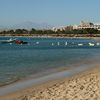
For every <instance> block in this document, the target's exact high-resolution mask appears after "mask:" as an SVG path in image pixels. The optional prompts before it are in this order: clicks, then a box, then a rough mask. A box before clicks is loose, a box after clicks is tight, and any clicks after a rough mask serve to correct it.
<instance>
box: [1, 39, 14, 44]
mask: <svg viewBox="0 0 100 100" xmlns="http://www.w3.org/2000/svg"><path fill="white" fill-rule="evenodd" d="M15 41H16V39H12V38H10V39H9V40H0V42H1V43H14V42H15Z"/></svg>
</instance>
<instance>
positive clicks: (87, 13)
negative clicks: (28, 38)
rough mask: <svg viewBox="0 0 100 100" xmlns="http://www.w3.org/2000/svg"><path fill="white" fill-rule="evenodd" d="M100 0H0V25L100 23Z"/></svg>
mask: <svg viewBox="0 0 100 100" xmlns="http://www.w3.org/2000/svg"><path fill="white" fill-rule="evenodd" d="M99 10H100V0H0V13H1V14H0V25H13V24H17V23H21V22H26V21H32V22H36V23H44V22H45V23H48V24H50V25H55V26H59V25H71V24H72V25H73V24H79V22H80V21H81V20H85V21H93V22H100V13H99Z"/></svg>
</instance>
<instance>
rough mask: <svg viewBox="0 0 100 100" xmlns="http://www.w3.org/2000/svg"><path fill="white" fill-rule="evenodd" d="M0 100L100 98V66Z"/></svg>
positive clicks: (99, 99) (90, 99)
mask: <svg viewBox="0 0 100 100" xmlns="http://www.w3.org/2000/svg"><path fill="white" fill-rule="evenodd" d="M0 100H100V68H99V67H96V68H94V69H92V70H91V71H86V72H83V73H82V74H78V75H76V76H72V77H70V78H66V79H62V80H58V81H56V82H51V83H49V84H44V85H41V86H40V87H38V88H34V87H32V88H30V89H27V90H25V91H20V92H17V93H14V94H11V95H8V96H5V97H1V98H0Z"/></svg>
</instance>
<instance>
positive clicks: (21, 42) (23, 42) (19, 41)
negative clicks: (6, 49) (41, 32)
mask: <svg viewBox="0 0 100 100" xmlns="http://www.w3.org/2000/svg"><path fill="white" fill-rule="evenodd" d="M27 43H28V42H25V41H22V40H15V44H27Z"/></svg>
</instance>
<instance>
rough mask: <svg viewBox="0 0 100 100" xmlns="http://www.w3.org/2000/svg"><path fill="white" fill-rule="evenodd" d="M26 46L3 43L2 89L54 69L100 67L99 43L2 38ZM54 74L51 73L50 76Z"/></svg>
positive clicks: (0, 45) (0, 52)
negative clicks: (17, 41)
mask: <svg viewBox="0 0 100 100" xmlns="http://www.w3.org/2000/svg"><path fill="white" fill-rule="evenodd" d="M10 38H12V39H19V40H22V41H25V42H27V44H15V43H2V42H0V86H2V85H6V84H10V83H12V82H15V81H17V80H21V79H23V78H25V77H28V76H35V75H40V76H41V75H42V74H43V73H45V72H46V74H48V73H49V74H50V73H51V72H52V71H53V70H55V69H62V68H66V69H67V68H68V69H69V68H72V67H78V66H82V67H84V66H87V65H93V64H97V63H99V60H100V45H99V43H100V41H99V40H93V39H79V38H77V39H75V38H32V37H0V41H2V40H9V39H10ZM50 71H51V72H50Z"/></svg>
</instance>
